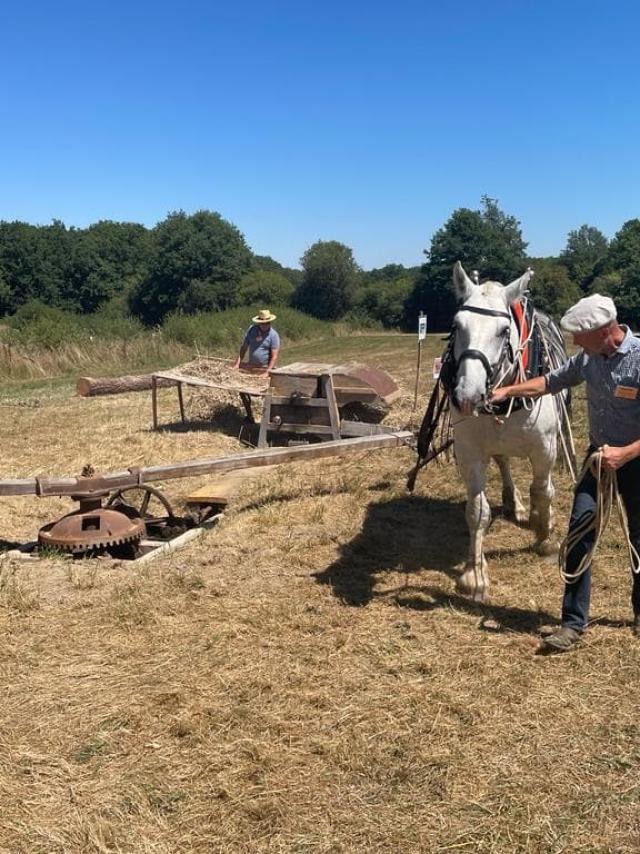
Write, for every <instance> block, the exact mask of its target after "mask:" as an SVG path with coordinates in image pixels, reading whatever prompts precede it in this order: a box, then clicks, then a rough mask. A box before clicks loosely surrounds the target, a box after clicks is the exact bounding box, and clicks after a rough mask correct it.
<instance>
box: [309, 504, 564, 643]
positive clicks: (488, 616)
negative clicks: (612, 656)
mask: <svg viewBox="0 0 640 854" xmlns="http://www.w3.org/2000/svg"><path fill="white" fill-rule="evenodd" d="M467 541H468V535H467V527H466V522H465V516H464V502H457V503H453V502H451V501H445V500H442V499H438V498H429V497H418V496H407V497H406V498H395V499H392V500H390V501H385V502H380V503H374V504H370V505H369V507H368V510H367V515H366V517H365V520H364V524H363V526H362V530H361V531H360V533H359V534H358V535H357V536H356V537H355V538H354V539H353V540H351V541H350V542H349V543H346V544H345V545H343V546H342V547H341V554H340V557H339V558H338V559H337V560H336V561H334V563H332V564H331V565H330V566H328V567H327V568H326V569H325V570H323V571H322V572H319V573H316V576H315V577H316V579H317V580H318V582H319V583H320V584H330V585H331V587H332V588H333V591H334V593H335V595H336V596H337V597H338V598H339V599H341V600H342V601H343V602H344V603H345V604H347V605H351V606H354V607H362V606H364V605H366V604H368V603H369V602H370V601H371V600H372V599H373V598H374V597H382V598H386V599H389V600H390V601H393V602H394V604H396V605H398V606H400V607H402V608H411V609H414V610H416V611H432V610H435V609H437V608H454V609H456V610H460V611H464V612H465V613H469V614H474V615H477V616H478V618H480V619H484V620H487V621H490V622H493V621H495V622H497V623H498V627H497V628H495V627H493V626H492V625H490V623H488V624H487V626H484V625H483V624H481V628H483V629H484V630H485V631H496V630H498V631H499V630H504V629H507V630H510V631H516V632H522V633H531V632H535V631H537V630H538V629H539V628H540V625H541V624H542V623H548V622H556V621H557V617H555V616H554V615H552V614H547V613H545V612H539V611H537V610H536V611H532V610H526V609H522V608H518V607H504V606H496V605H492V604H490V603H488V604H482V603H478V602H473V601H472V600H470V599H467V598H466V597H465V596H461V595H459V594H457V593H450V592H446V591H443V590H442V589H441V588H439V587H436V586H432V585H424V586H422V585H421V586H420V587H416V586H414V585H410V584H408V583H407V584H406V585H403V586H402V587H400V588H397V589H396V590H391V591H390V590H389V589H388V588H386V589H385V590H384V591H382V592H376V590H375V586H376V580H377V577H378V576H379V575H381V574H383V573H385V572H405V573H407V574H409V573H417V572H425V571H426V567H428V571H429V572H432V571H436V572H441V573H443V574H445V575H447V576H448V577H450V578H457V577H458V570H456V569H454V567H455V566H456V565H458V564H460V563H462V562H463V561H464V560H465V559H466V554H467ZM527 549H528V546H526V547H524V548H523V549H522V550H521V551H526V550H527Z"/></svg>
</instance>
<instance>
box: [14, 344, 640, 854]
mask: <svg viewBox="0 0 640 854" xmlns="http://www.w3.org/2000/svg"><path fill="white" fill-rule="evenodd" d="M429 343H430V345H431V346H432V348H433V349H434V350H435V349H436V348H437V347H438V344H439V342H437V341H431V340H430V341H429ZM341 346H342V347H343V355H344V358H348V357H352V358H355V357H358V358H361V359H362V360H363V361H364V360H365V359H364V358H363V356H366V357H367V358H368V359H369V361H371V362H372V363H375V362H376V361H377V362H378V363H382V364H384V365H385V366H386V367H387V368H388V369H389V370H390V371H391V373H392V374H394V375H395V376H400V377H402V378H403V382H404V383H405V389H406V390H407V397H408V399H409V401H410V400H411V397H412V385H411V366H412V364H413V361H414V358H415V352H414V342H413V340H412V339H409V338H407V337H402V336H377V337H372V338H371V339H370V340H369V342H368V343H367V342H362V341H356V342H353V341H344V342H342V345H341ZM367 347H368V348H369V350H368V352H366V351H367ZM58 395H59V396H58V397H51V398H47V396H46V394H45V393H44V392H43V391H42V390H40V391H39V392H38V399H39V400H40V401H41V403H40V405H39V406H38V407H31V406H21V407H15V406H14V407H11V408H5V409H3V410H2V411H4V412H5V413H8V414H7V416H6V420H5V430H6V438H5V449H4V450H5V455H4V459H5V463H4V466H3V469H4V472H5V473H6V474H7V475H16V476H17V475H19V474H21V475H25V474H33V473H42V472H48V473H60V474H63V473H77V472H78V471H79V470H80V468H81V467H82V465H83V464H84V463H85V462H89V461H90V462H92V463H93V464H94V466H95V467H96V468H97V469H99V468H101V467H104V468H116V467H121V466H123V465H129V464H134V463H136V462H137V463H138V464H145V463H160V462H167V461H170V460H177V459H187V458H189V457H193V456H197V455H202V456H204V455H208V456H211V455H215V454H220V455H221V456H222V455H223V454H225V453H229V452H231V451H232V450H237V442H236V440H235V438H234V437H233V436H231V435H225V434H222V433H221V432H219V431H217V430H216V425H215V424H213V425H202V424H195V425H194V424H189V425H187V426H186V428H182V427H181V426H179V425H175V426H173V427H169V428H168V429H166V430H164V431H162V432H158V433H152V432H150V431H149V429H148V428H149V422H150V405H149V401H148V400H147V399H145V396H143V395H129V396H126V397H123V398H92V399H91V398H90V399H74V398H72V397H71V396H70V395H71V390H70V389H68V390H67V391H64V390H60V391H59V392H58ZM578 398H579V400H578V403H577V406H578V409H579V414H580V417H579V419H578V423H579V439H580V440H581V442H582V444H584V409H583V407H584V401H583V400H581V399H580V395H578ZM172 401H173V404H172V403H171V402H172ZM162 402H163V406H165V407H167V409H168V408H169V407H170V406H171V405H174V406H175V400H174V398H173V395H171V390H170V389H169V390H167V391H163V392H162ZM410 409H411V406H410V404H409V406H408V409H407V411H406V413H405V414H406V416H407V417H410V416H411V412H410ZM392 419H393V410H392V413H391V415H390V416H389V419H388V420H392ZM411 462H412V458H411V454H410V452H409V451H408V450H403V451H394V452H380V453H375V454H368V455H362V454H359V455H355V456H354V457H347V458H345V459H344V460H343V461H339V460H325V461H319V462H317V463H314V464H305V465H302V464H297V465H295V466H289V467H281V468H279V469H277V470H276V471H275V472H272V473H271V474H269V475H265V476H264V477H263V478H260V479H258V480H257V481H255V482H253V483H248V484H247V486H246V488H245V489H244V491H243V493H242V494H241V495H240V496H239V498H238V501H237V502H236V504H235V505H234V506H232V507H231V508H230V509H229V511H228V513H227V515H226V517H225V519H224V520H223V522H222V524H221V526H220V527H219V528H218V529H216V530H213V531H212V532H211V533H209V534H207V535H206V537H205V539H204V540H203V541H201V542H200V543H198V544H197V545H192V546H189V547H188V548H187V549H186V550H185V551H182V552H178V553H176V554H174V555H172V556H170V557H167V558H165V559H163V560H160V561H159V562H158V563H155V564H151V565H148V566H147V567H145V569H144V570H143V571H142V572H141V571H136V570H135V569H133V568H132V567H130V566H127V565H126V564H121V565H114V564H113V563H111V562H109V561H104V562H100V561H90V562H88V563H86V564H79V563H76V562H69V561H58V560H47V561H43V562H41V563H38V564H36V565H28V566H22V565H21V566H17V567H16V566H15V565H9V564H3V565H2V567H1V575H0V633H1V636H0V650H1V652H0V688H1V689H2V694H3V702H2V706H1V707H0V734H1V735H0V737H1V738H2V750H1V751H0V797H1V798H2V805H3V808H2V813H1V814H0V851H3V852H4V851H6V852H12V853H13V852H29V853H30V854H31V852H60V854H62V852H65V854H66V852H75V851H78V852H80V851H82V852H85V851H96V852H98V851H99V852H136V854H137V852H153V854H157V852H161V854H169V852H177V851H181V852H182V851H194V852H211V851H215V852H229V854H231V852H238V851H240V852H261V851H265V852H267V851H268V852H293V851H314V852H340V851H342V852H353V851H358V852H365V851H366V852H369V851H379V852H388V851H425V852H431V851H433V852H445V851H447V852H451V851H454V852H455V851H460V852H465V851H473V852H532V854H533V852H558V854H559V852H565V851H566V852H569V851H571V852H635V851H636V850H637V847H638V844H637V843H638V838H639V830H640V829H639V827H638V815H637V813H638V811H637V802H638V788H639V785H640V784H639V783H638V769H639V763H640V727H639V725H638V723H637V708H638V700H639V699H640V697H639V696H638V695H639V689H638V687H637V682H638V680H637V678H636V674H637V671H638V664H639V658H640V647H638V645H637V641H635V640H634V638H633V637H632V635H631V632H630V630H629V627H628V625H627V624H626V623H627V621H628V618H629V605H628V578H627V574H626V567H625V559H626V556H625V553H624V550H623V549H622V548H621V546H620V543H619V535H618V532H617V531H616V530H612V531H611V532H609V533H608V535H607V538H606V542H605V543H604V545H603V547H602V549H601V551H600V554H599V558H598V562H597V567H596V571H595V578H594V603H593V616H594V625H593V626H592V628H591V630H590V631H589V632H588V634H587V636H586V638H585V641H584V643H583V644H582V646H581V647H580V648H578V649H576V650H575V652H572V653H570V654H569V655H566V656H564V657H558V658H538V657H536V656H534V655H533V650H534V648H535V645H536V642H537V636H538V630H539V628H540V627H541V626H542V625H544V624H545V623H554V622H555V621H556V620H557V614H558V605H559V596H560V584H559V580H558V577H557V569H556V567H555V566H554V565H553V564H552V563H548V562H546V561H541V560H540V559H539V558H538V557H537V556H535V555H534V554H533V553H532V552H531V551H530V548H529V547H530V544H531V542H532V540H533V537H532V535H531V533H530V532H529V531H526V530H524V529H519V528H517V527H515V526H513V525H512V524H510V523H507V522H506V521H505V520H504V519H503V518H502V517H501V516H500V514H499V512H497V513H496V516H495V520H494V522H493V524H492V526H491V529H490V531H489V535H488V537H487V557H488V559H489V562H490V574H491V579H492V582H493V600H492V604H491V605H489V606H479V605H475V604H473V603H471V602H469V601H468V600H466V599H464V598H462V597H460V596H458V595H457V594H456V593H455V586H454V585H455V576H456V571H457V570H456V568H457V567H458V568H459V566H460V565H461V563H462V562H463V561H464V558H465V552H466V542H467V540H466V533H465V530H464V512H463V500H464V494H463V489H462V486H461V484H460V482H459V480H458V478H457V475H456V474H455V469H454V467H453V466H452V465H444V466H433V467H432V466H429V467H428V468H427V469H426V470H425V471H424V472H423V473H422V474H421V476H420V479H419V480H418V485H417V489H416V493H415V495H414V496H408V495H407V494H406V492H405V490H404V475H405V472H406V470H407V469H408V468H409V465H410V463H411ZM516 468H517V472H516V477H517V479H518V481H519V484H520V485H521V486H522V487H525V488H526V483H527V480H526V478H525V476H524V475H525V469H526V467H525V466H524V465H518V466H516ZM555 481H556V487H557V491H558V499H557V501H556V511H557V514H558V528H559V531H562V529H563V527H564V525H565V523H566V519H567V513H568V507H569V500H570V495H569V484H568V481H567V477H566V475H565V474H564V473H563V472H558V473H557V474H556V478H555ZM201 482H202V481H198V482H197V483H196V482H190V483H185V482H182V481H172V482H169V483H167V485H166V491H167V493H168V494H169V495H170V497H171V498H173V499H174V500H175V501H176V503H179V502H180V496H181V495H184V494H186V492H187V490H188V489H190V488H193V487H194V486H196V485H199V484H200V483H201ZM489 491H490V497H491V498H492V500H493V503H494V505H497V504H499V496H500V490H499V484H498V480H497V474H496V473H495V472H493V471H492V473H491V477H490V482H489ZM68 506H69V505H68V502H66V501H62V500H58V499H47V500H43V499H2V502H1V503H0V526H1V527H0V531H1V535H2V536H3V537H4V538H5V539H9V540H10V539H18V538H21V537H27V536H29V535H33V533H34V532H35V530H36V529H37V526H38V524H42V522H44V521H46V520H49V519H51V518H54V517H55V516H56V515H59V514H60V513H61V512H64V511H65V510H66V509H67V508H68Z"/></svg>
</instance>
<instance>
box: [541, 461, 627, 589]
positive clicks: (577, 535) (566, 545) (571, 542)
mask: <svg viewBox="0 0 640 854" xmlns="http://www.w3.org/2000/svg"><path fill="white" fill-rule="evenodd" d="M605 447H606V446H605ZM587 472H591V474H592V475H593V477H594V478H595V481H596V486H597V490H596V509H595V512H594V513H590V514H589V515H588V516H587V517H586V518H585V519H584V521H582V522H580V523H579V524H578V525H576V526H575V528H573V529H570V530H569V532H568V533H567V536H566V537H565V538H564V540H563V541H562V544H561V545H560V550H559V552H558V566H559V569H560V576H561V578H562V580H563V581H564V582H565V584H571V583H572V582H573V581H577V579H578V578H580V576H581V575H583V574H584V573H585V572H586V571H587V569H588V567H589V565H590V564H591V561H592V559H593V555H594V554H595V551H596V548H597V547H598V542H599V540H600V537H601V536H602V533H603V531H604V530H605V528H606V527H607V525H608V524H609V518H610V516H611V511H612V509H613V505H614V503H615V504H616V506H617V508H618V516H619V517H620V525H621V527H622V531H623V533H624V536H625V539H626V541H627V548H628V549H629V559H630V561H631V570H632V572H634V573H636V574H637V573H640V556H639V555H638V552H637V551H636V549H635V547H634V546H633V543H632V542H631V539H630V537H629V521H628V519H627V513H626V510H625V507H624V504H623V502H622V498H621V496H620V493H619V491H618V477H617V475H616V472H615V470H614V469H610V468H607V467H605V466H604V465H603V464H602V449H599V450H597V451H594V452H593V453H592V454H590V456H589V457H588V458H587V459H586V461H585V464H584V466H583V467H582V471H581V472H580V477H579V478H578V483H581V482H582V479H583V477H584V476H585V475H586V474H587ZM591 531H595V536H594V539H593V543H592V544H591V546H590V547H589V549H588V551H587V552H586V554H585V555H583V557H582V559H581V561H580V563H579V564H578V567H577V569H576V570H575V572H569V571H568V570H567V569H566V559H567V555H568V554H569V552H570V551H571V550H572V549H573V548H574V547H575V546H576V545H578V543H579V542H580V541H581V540H582V538H583V537H584V536H586V535H587V534H588V533H590V532H591Z"/></svg>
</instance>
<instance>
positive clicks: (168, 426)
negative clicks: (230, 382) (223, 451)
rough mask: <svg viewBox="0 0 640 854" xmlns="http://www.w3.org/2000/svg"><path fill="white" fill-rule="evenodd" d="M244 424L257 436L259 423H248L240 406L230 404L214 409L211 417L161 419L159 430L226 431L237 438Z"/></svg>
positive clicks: (181, 431)
mask: <svg viewBox="0 0 640 854" xmlns="http://www.w3.org/2000/svg"><path fill="white" fill-rule="evenodd" d="M243 425H244V426H245V428H247V427H249V428H252V431H253V432H255V435H256V438H257V431H258V425H257V424H248V423H247V422H246V418H245V414H244V413H243V412H241V411H240V410H239V409H238V407H236V406H232V405H231V404H229V405H226V406H218V407H216V408H215V409H213V410H212V411H211V417H210V418H206V417H203V416H196V417H189V416H188V415H187V418H186V420H185V421H169V422H167V423H163V422H162V421H160V423H159V425H158V430H160V431H166V432H167V433H191V432H195V431H198V430H203V431H205V432H208V433H224V434H225V435H226V436H233V437H234V438H235V439H237V438H238V436H239V434H240V430H241V428H242V427H243ZM149 430H150V431H153V427H150V428H149Z"/></svg>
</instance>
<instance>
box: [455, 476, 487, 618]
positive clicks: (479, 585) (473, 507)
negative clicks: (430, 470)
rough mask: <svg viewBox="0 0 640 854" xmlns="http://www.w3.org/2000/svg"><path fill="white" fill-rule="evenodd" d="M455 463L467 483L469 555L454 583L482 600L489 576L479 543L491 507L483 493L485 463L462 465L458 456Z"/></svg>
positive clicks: (467, 593) (463, 591)
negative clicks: (462, 570)
mask: <svg viewBox="0 0 640 854" xmlns="http://www.w3.org/2000/svg"><path fill="white" fill-rule="evenodd" d="M458 465H459V466H460V472H461V474H462V477H463V479H464V481H465V483H466V485H467V506H466V511H465V516H466V519H467V525H468V527H469V557H468V559H467V563H466V565H465V568H464V572H463V573H462V575H461V576H460V578H459V579H458V582H457V585H456V586H457V588H458V590H459V591H460V592H461V593H464V594H465V596H471V597H472V598H473V599H475V600H476V601H477V602H484V601H485V600H486V599H487V596H488V591H489V577H488V575H487V571H486V570H487V562H486V560H485V557H484V553H483V549H482V542H483V539H484V533H485V531H486V530H487V528H488V526H489V522H490V521H491V509H490V507H489V502H488V501H487V496H486V495H485V480H486V465H485V463H484V461H483V462H475V463H473V464H472V465H465V464H464V463H463V462H462V461H461V460H460V459H458Z"/></svg>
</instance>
